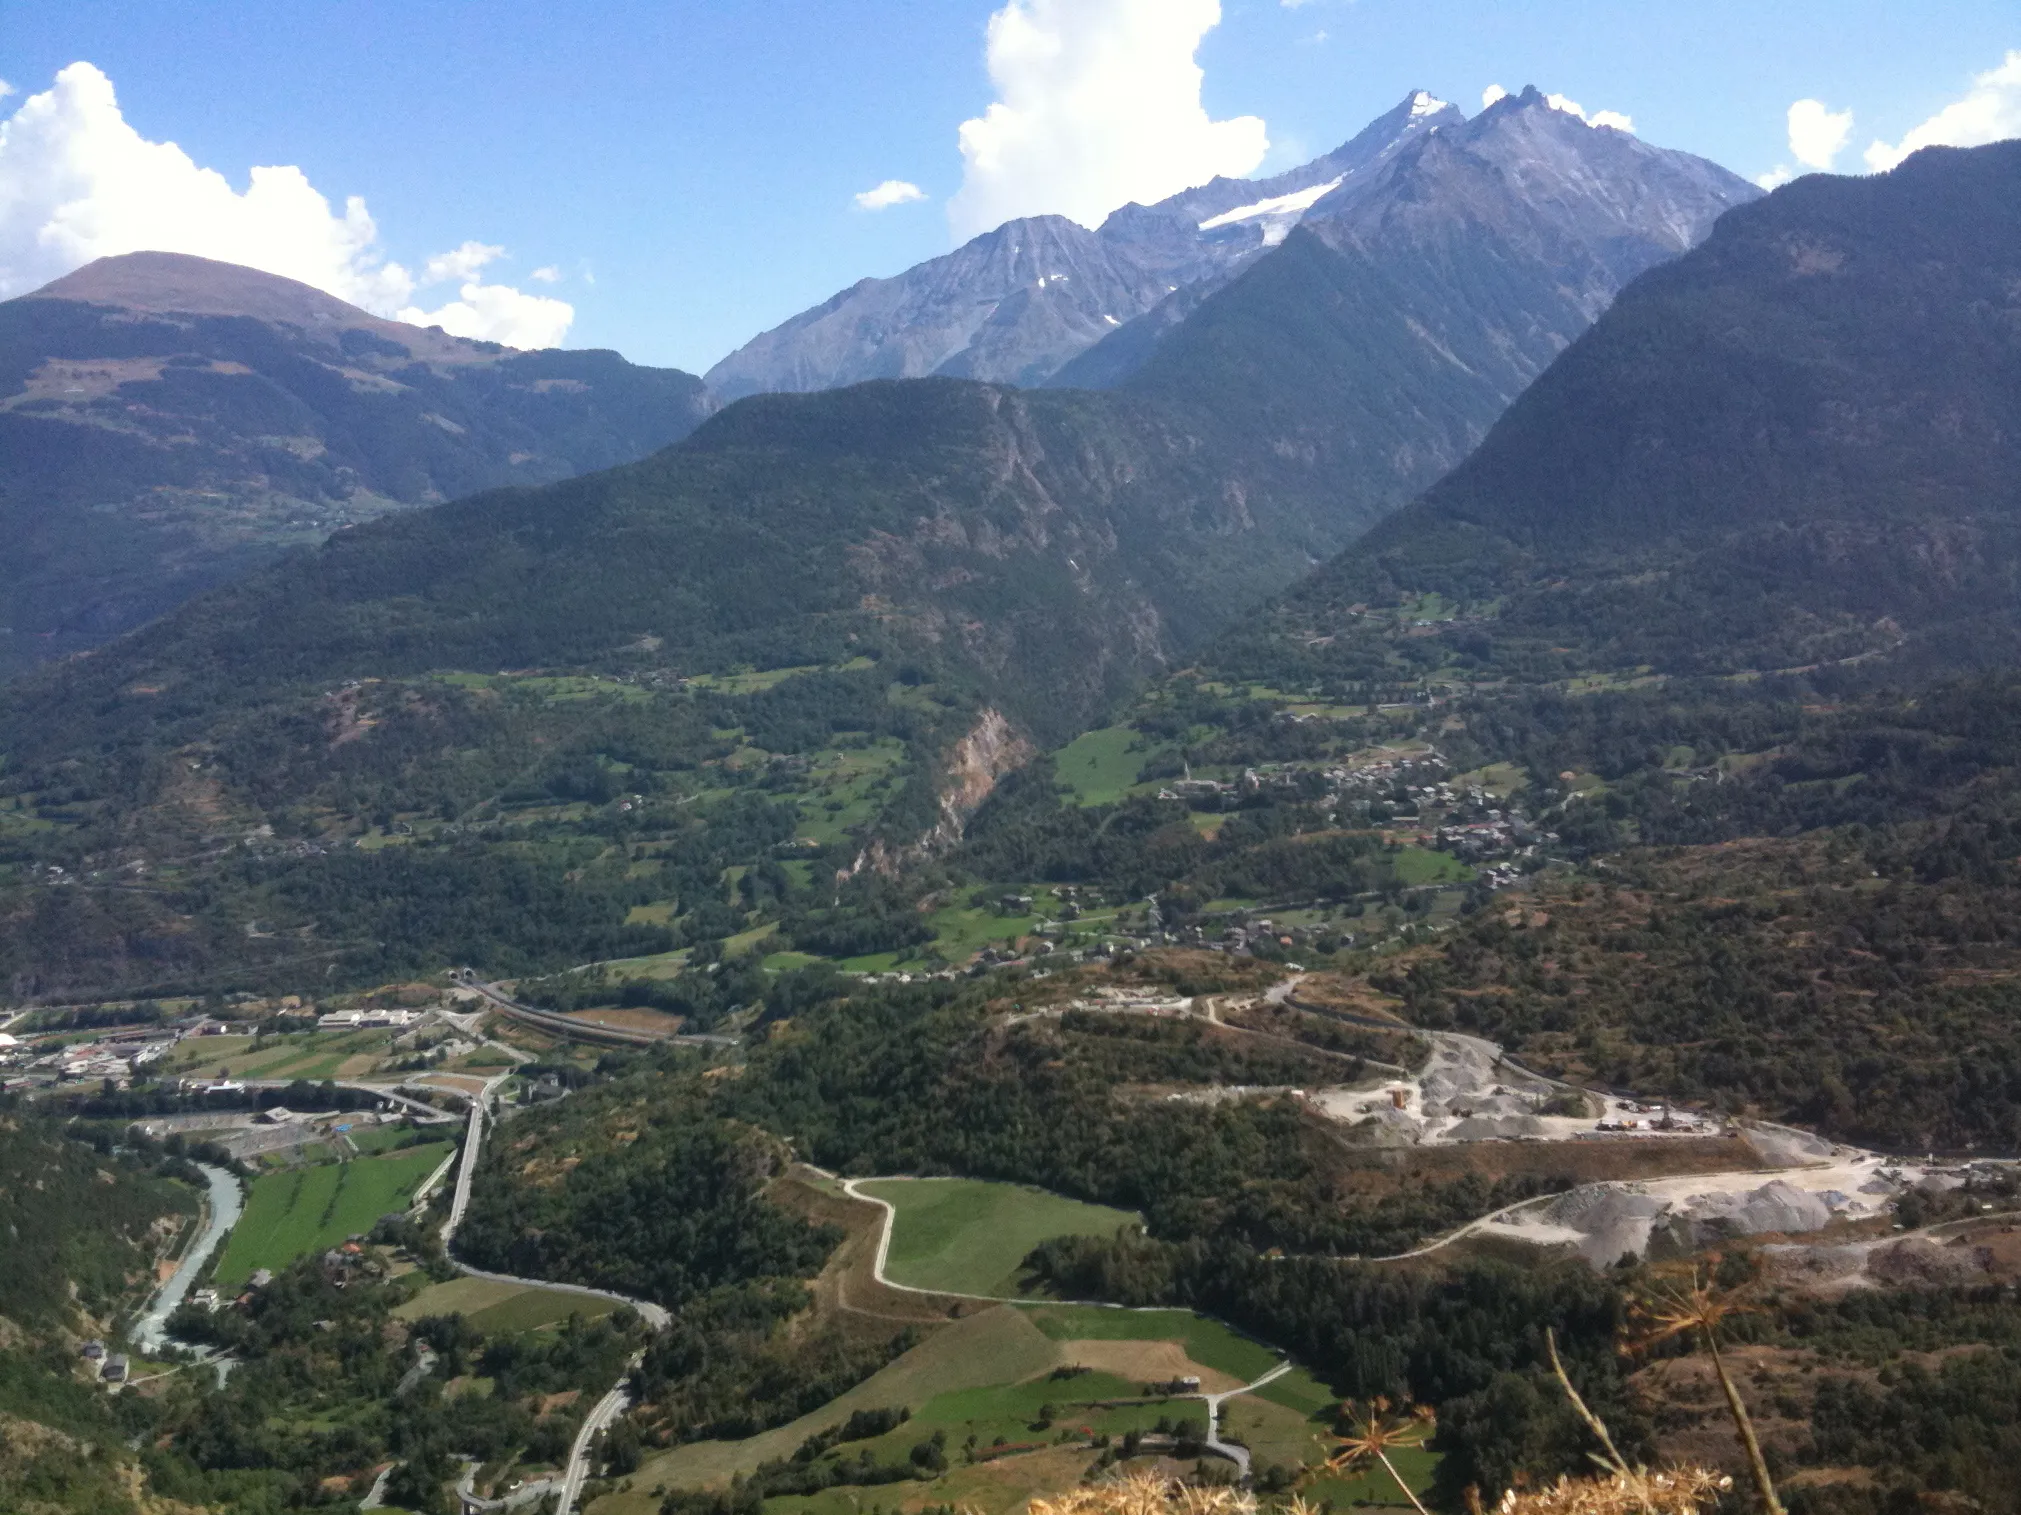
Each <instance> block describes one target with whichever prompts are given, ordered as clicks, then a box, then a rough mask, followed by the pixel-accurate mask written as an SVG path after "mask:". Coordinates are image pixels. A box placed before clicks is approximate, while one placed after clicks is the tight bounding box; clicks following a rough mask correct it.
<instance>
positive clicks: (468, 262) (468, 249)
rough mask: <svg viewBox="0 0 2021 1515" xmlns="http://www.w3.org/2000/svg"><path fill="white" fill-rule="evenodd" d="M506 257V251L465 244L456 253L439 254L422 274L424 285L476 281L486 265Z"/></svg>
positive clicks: (471, 243)
mask: <svg viewBox="0 0 2021 1515" xmlns="http://www.w3.org/2000/svg"><path fill="white" fill-rule="evenodd" d="M504 256H505V249H504V248H502V247H492V246H489V245H488V244H486V243H483V242H465V243H464V244H463V245H462V246H461V247H459V248H457V249H456V250H455V251H454V252H446V253H437V254H436V255H435V256H434V257H432V258H430V259H429V260H428V267H427V268H426V269H425V270H424V271H423V272H422V275H421V282H422V283H423V284H440V283H441V282H442V281H443V280H444V279H474V278H476V277H477V270H478V269H480V268H482V267H484V265H485V264H487V263H491V262H495V261H496V260H498V259H499V258H502V257H504Z"/></svg>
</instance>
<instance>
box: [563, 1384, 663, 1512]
mask: <svg viewBox="0 0 2021 1515" xmlns="http://www.w3.org/2000/svg"><path fill="white" fill-rule="evenodd" d="M642 1355H643V1354H635V1355H634V1356H633V1357H632V1360H631V1361H630V1362H629V1363H627V1364H626V1365H625V1376H624V1377H623V1378H620V1379H619V1380H618V1381H617V1383H616V1384H614V1385H613V1386H612V1388H611V1391H610V1393H608V1394H606V1395H604V1397H603V1398H602V1399H599V1400H598V1401H597V1402H596V1408H594V1409H593V1410H591V1411H590V1412H589V1414H588V1415H587V1416H585V1417H584V1418H583V1423H582V1429H581V1430H579V1431H577V1432H576V1433H575V1445H574V1446H572V1447H570V1448H569V1451H568V1470H567V1471H566V1472H565V1473H564V1474H563V1475H562V1480H561V1502H560V1503H559V1504H557V1505H556V1506H555V1515H575V1502H576V1499H577V1498H578V1497H579V1496H580V1495H581V1493H582V1486H583V1481H584V1480H585V1479H586V1478H588V1477H589V1454H590V1447H591V1445H592V1444H593V1443H594V1442H595V1441H596V1439H597V1437H598V1436H599V1435H600V1434H601V1433H602V1432H603V1430H604V1429H605V1428H606V1427H607V1426H609V1425H610V1423H611V1422H612V1421H614V1420H616V1419H617V1418H618V1416H620V1415H622V1414H623V1413H624V1412H625V1411H626V1410H627V1409H629V1408H630V1407H631V1402H632V1397H631V1395H630V1393H628V1392H627V1391H626V1389H625V1385H626V1384H627V1383H629V1382H630V1381H631V1376H632V1372H633V1370H634V1369H636V1368H637V1367H638V1365H639V1357H640V1356H642Z"/></svg>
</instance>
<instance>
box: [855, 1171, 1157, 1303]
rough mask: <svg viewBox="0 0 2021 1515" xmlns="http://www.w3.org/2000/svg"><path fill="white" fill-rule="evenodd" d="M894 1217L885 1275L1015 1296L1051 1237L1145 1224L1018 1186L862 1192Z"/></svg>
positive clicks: (936, 1183)
mask: <svg viewBox="0 0 2021 1515" xmlns="http://www.w3.org/2000/svg"><path fill="white" fill-rule="evenodd" d="M858 1188H860V1189H861V1190H862V1191H863V1192H864V1193H865V1194H874V1195H876V1196H877V1198H879V1199H882V1200H888V1201H889V1202H890V1203H891V1205H892V1207H893V1208H894V1209H896V1210H897V1212H898V1215H897V1219H896V1220H895V1221H894V1223H893V1225H892V1231H891V1250H890V1252H889V1253H888V1254H887V1256H886V1258H885V1266H884V1272H885V1276H886V1277H887V1278H889V1279H890V1280H891V1281H892V1282H893V1283H898V1284H905V1285H907V1286H908V1287H911V1288H914V1289H945V1290H948V1291H949V1292H950V1293H955V1294H984V1295H990V1296H993V1297H1005V1296H1015V1295H1016V1294H1017V1293H1018V1292H1019V1290H1018V1280H1019V1276H1020V1274H1021V1272H1022V1266H1021V1265H1022V1263H1023V1260H1024V1258H1025V1256H1026V1254H1028V1253H1029V1252H1030V1251H1031V1250H1032V1248H1034V1247H1036V1246H1037V1245H1038V1244H1039V1243H1040V1242H1042V1241H1045V1240H1046V1239H1047V1238H1049V1237H1054V1236H1113V1235H1114V1234H1115V1233H1116V1230H1117V1228H1118V1227H1121V1226H1128V1225H1135V1224H1137V1223H1138V1221H1139V1219H1140V1217H1138V1216H1136V1215H1134V1214H1131V1213H1130V1212H1129V1211H1127V1210H1112V1209H1110V1208H1109V1207H1108V1206H1106V1205H1089V1204H1083V1203H1081V1202H1080V1201H1079V1200H1074V1199H1064V1198H1062V1197H1061V1196H1059V1195H1057V1194H1048V1193H1046V1192H1045V1191H1044V1190H1043V1189H1028V1188H1026V1187H1024V1186H1023V1185H1021V1184H993V1183H984V1182H981V1181H978V1180H975V1179H966V1178H902V1179H879V1180H877V1181H876V1182H874V1183H866V1184H860V1185H858Z"/></svg>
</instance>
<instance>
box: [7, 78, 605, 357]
mask: <svg viewBox="0 0 2021 1515" xmlns="http://www.w3.org/2000/svg"><path fill="white" fill-rule="evenodd" d="M472 248H479V249H480V250H482V251H484V252H487V253H488V252H490V251H491V250H490V249H488V248H483V246H482V244H478V243H466V244H464V247H462V248H459V249H458V250H457V252H456V253H452V254H445V257H446V258H450V259H455V258H458V257H461V256H464V255H466V254H468V252H469V250H470V249H472ZM149 251H152V252H177V253H189V254H192V255H194V256H197V257H202V258H216V259H219V260H221V261H223V262H228V263H240V264H244V265H246V266H248V267H251V268H258V269H263V270H265V271H266V272H268V273H274V274H280V275H283V276H284V277H287V278H290V279H299V280H301V281H302V282H303V283H305V284H312V285H314V286H315V287H316V288H318V289H322V290H326V291H328V292H329V293H330V294H333V295H335V296H337V297H338V298H339V299H341V300H348V301H350V302H351V303H352V304H354V305H361V306H363V307H364V308H365V309H367V310H369V311H373V312H375V313H377V314H379V315H393V314H394V313H395V312H396V311H398V310H400V309H401V307H403V306H404V305H405V304H406V302H408V301H409V300H411V299H412V298H413V294H414V289H415V283H416V281H415V279H414V276H413V275H412V274H411V273H409V272H408V271H407V270H406V269H405V268H404V267H402V266H401V265H400V264H399V263H396V262H393V261H391V260H389V259H388V258H387V257H386V256H385V253H384V251H383V249H382V248H381V247H380V246H379V229H378V227H377V225H376V224H375V223H374V222H373V220H372V216H371V213H370V212H369V211H367V210H366V208H365V202H364V200H363V199H362V198H360V197H358V196H355V195H354V196H352V197H351V198H350V199H348V200H346V201H345V202H344V210H343V213H342V214H341V215H339V214H338V213H336V212H335V211H333V210H332V209H331V207H330V202H329V201H328V200H327V199H326V198H324V196H323V195H322V194H321V193H319V192H318V191H317V189H316V188H315V186H313V185H312V184H310V182H309V179H308V176H307V175H306V174H304V173H303V172H302V171H301V169H299V168H293V167H284V166H270V167H260V168H254V169H252V170H251V172H250V174H249V175H248V180H247V185H246V188H245V189H244V190H243V191H239V190H235V189H233V188H232V186H231V184H230V183H229V182H227V181H226V179H225V177H224V175H222V174H220V173H218V172H217V171H215V170H214V169H208V168H201V167H199V166H198V165H197V164H196V163H195V162H193V161H192V160H191V158H190V156H189V154H187V153H185V152H184V151H183V150H182V149H181V148H180V147H177V146H176V145H175V144H174V143H173V142H150V141H148V140H147V139H146V138H145V137H143V136H141V135H140V133H139V132H137V131H135V130H134V129H133V127H132V126H130V125H129V124H128V123H127V121H126V118H125V117H124V116H123V115H122V114H121V113H120V109H119V101H118V98H117V96H116V95H115V94H114V92H113V87H112V81H111V80H110V79H108V78H106V76H105V75H104V74H103V73H102V72H100V71H99V70H98V69H97V68H95V67H93V66H92V65H91V64H89V63H73V64H71V65H70V66H69V67H67V68H65V69H64V70H62V71H61V72H60V73H58V74H57V76H56V80H55V82H54V84H53V85H52V86H51V87H50V88H49V89H47V90H44V91H43V92H42V93H40V94H37V95H30V96H29V97H28V98H27V99H25V100H23V101H22V102H21V105H20V107H19V108H18V109H17V110H15V112H14V113H13V114H12V115H11V116H9V117H8V118H7V119H6V120H5V121H0V299H4V298H8V297H10V296H13V295H18V294H25V293H26V292H27V291H29V290H31V289H36V288H39V287H40V286H41V285H43V284H46V283H48V282H49V281H50V280H51V279H56V278H60V277H62V276H63V275H64V274H67V273H69V272H70V271H71V270H73V269H75V268H80V267H82V266H83V265H84V264H86V263H89V262H91V261H92V260H93V259H96V258H104V257H111V256H113V255H115V254H119V253H129V252H149ZM437 261H438V262H439V261H441V260H437ZM431 266H432V265H431ZM454 276H456V275H455V273H454V272H453V271H452V272H451V273H449V274H446V275H445V277H454ZM479 288H480V286H477V285H474V284H473V285H467V286H466V287H465V291H464V296H465V299H464V303H465V304H466V305H467V307H468V309H469V310H470V311H471V312H472V314H473V315H474V316H479V317H481V315H482V312H484V311H487V310H488V311H491V312H493V313H494V314H495V315H496V317H497V319H498V320H499V321H501V322H502V323H503V324H502V325H500V326H499V327H497V328H496V329H485V330H482V331H477V330H468V331H465V332H463V334H465V335H476V336H483V337H487V338H490V339H492V340H496V341H502V342H513V343H515V345H518V342H517V336H518V335H520V334H524V333H528V332H537V333H538V334H539V335H541V336H542V337H544V338H548V339H550V340H558V339H559V336H560V333H561V332H562V331H565V330H566V329H567V321H566V319H561V318H560V316H559V313H558V312H556V311H545V312H542V313H541V314H540V319H538V320H537V321H536V320H533V319H531V318H530V317H529V316H528V315H527V313H525V312H523V311H518V310H516V309H515V307H514V305H513V302H512V300H506V299H500V298H497V297H495V296H492V295H489V294H486V295H485V296H484V298H482V299H481V300H472V299H471V298H470V291H471V290H472V289H479ZM482 288H484V289H488V290H498V291H502V292H503V294H505V295H509V296H512V297H514V298H515V299H518V300H527V299H532V298H533V297H531V296H521V295H520V294H519V292H518V291H517V290H512V289H509V288H506V287H505V286H497V285H494V286H483V287H482ZM537 303H543V304H545V305H550V306H557V307H559V310H560V311H562V312H567V313H568V316H569V317H572V316H573V314H574V312H573V311H572V310H570V309H569V307H568V306H566V305H563V304H562V303H561V302H560V301H546V302H537ZM454 308H455V307H445V310H449V309H454ZM431 319H433V318H431ZM458 319H461V317H459V318H458ZM557 321H559V325H557ZM441 324H442V325H443V326H444V327H445V328H448V327H450V322H449V321H447V320H445V321H442V322H441ZM452 329H453V328H452Z"/></svg>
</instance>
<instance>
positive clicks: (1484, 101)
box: [1481, 84, 1509, 110]
mask: <svg viewBox="0 0 2021 1515" xmlns="http://www.w3.org/2000/svg"><path fill="white" fill-rule="evenodd" d="M1508 98H1509V92H1508V91H1507V90H1505V89H1503V88H1502V86H1501V85H1499V84H1490V85H1489V86H1488V87H1487V88H1486V89H1484V90H1482V91H1481V109H1482V110H1486V109H1487V108H1488V107H1489V106H1490V105H1493V104H1494V103H1495V102H1496V101H1497V100H1506V99H1508Z"/></svg>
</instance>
